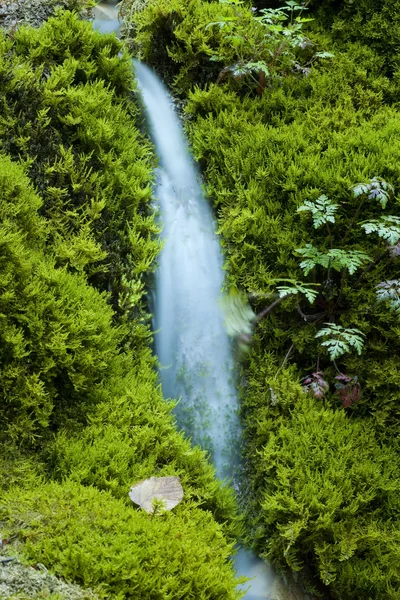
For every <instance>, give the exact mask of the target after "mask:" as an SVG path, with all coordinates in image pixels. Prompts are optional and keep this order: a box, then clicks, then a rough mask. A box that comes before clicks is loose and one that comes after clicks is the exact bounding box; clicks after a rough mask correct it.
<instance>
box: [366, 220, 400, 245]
mask: <svg viewBox="0 0 400 600" xmlns="http://www.w3.org/2000/svg"><path fill="white" fill-rule="evenodd" d="M361 227H362V228H363V229H364V230H365V233H367V234H369V233H377V234H378V235H379V237H381V238H383V239H384V240H387V241H388V242H389V244H391V245H394V244H397V242H398V241H399V240H400V217H394V216H392V215H389V216H384V217H381V218H380V219H372V220H371V221H367V222H365V223H362V224H361Z"/></svg>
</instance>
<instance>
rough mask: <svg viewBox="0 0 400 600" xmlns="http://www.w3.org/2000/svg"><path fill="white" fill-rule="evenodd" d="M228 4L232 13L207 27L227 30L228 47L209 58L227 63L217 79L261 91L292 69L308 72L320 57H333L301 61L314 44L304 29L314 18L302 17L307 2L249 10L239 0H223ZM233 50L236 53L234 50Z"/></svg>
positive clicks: (326, 54)
mask: <svg viewBox="0 0 400 600" xmlns="http://www.w3.org/2000/svg"><path fill="white" fill-rule="evenodd" d="M220 4H224V5H229V6H230V7H232V9H233V12H232V14H231V15H229V16H227V15H225V16H221V17H220V18H219V19H218V21H214V22H212V23H209V24H208V25H207V27H206V29H209V28H212V27H218V28H219V29H223V30H224V32H225V36H224V39H225V41H226V42H227V44H228V47H227V48H224V47H221V48H220V49H219V52H218V53H217V54H216V53H214V54H213V55H212V56H211V57H210V60H212V61H215V62H223V63H226V62H227V61H229V64H228V65H226V66H225V67H224V68H223V69H222V70H221V72H220V74H219V76H218V80H217V81H218V82H221V81H224V80H225V79H227V78H229V77H230V78H232V79H234V80H242V81H245V82H247V84H248V86H249V87H250V88H251V89H254V87H256V89H257V93H258V94H260V95H261V94H262V93H263V91H264V89H265V88H266V86H267V82H268V81H269V80H273V79H277V78H278V79H279V78H281V77H282V76H283V75H285V74H288V73H289V72H297V73H301V74H303V75H308V74H309V72H310V67H311V65H312V63H313V62H314V61H315V60H316V59H318V58H320V59H324V58H331V57H332V56H333V54H330V53H329V52H313V53H312V57H311V59H309V60H303V62H301V61H300V59H299V56H300V55H301V54H302V53H304V51H306V50H307V49H310V48H312V47H313V44H312V42H311V41H310V40H309V39H308V37H306V36H305V35H304V33H303V31H302V28H303V25H304V23H307V22H309V21H312V20H313V19H311V18H307V17H304V16H302V15H303V12H304V11H306V10H307V6H306V3H302V4H299V3H298V2H296V1H295V0H288V1H287V2H286V4H285V5H284V6H282V7H280V8H276V9H272V8H265V9H262V10H260V11H259V12H257V9H255V8H253V9H251V10H249V9H248V7H247V6H245V5H244V2H241V1H240V0H220ZM232 49H233V50H234V52H233V53H232Z"/></svg>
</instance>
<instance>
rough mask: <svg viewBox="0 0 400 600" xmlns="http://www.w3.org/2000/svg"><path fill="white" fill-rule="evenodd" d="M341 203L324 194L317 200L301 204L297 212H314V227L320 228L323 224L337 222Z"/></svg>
mask: <svg viewBox="0 0 400 600" xmlns="http://www.w3.org/2000/svg"><path fill="white" fill-rule="evenodd" d="M339 206H340V205H339V204H336V203H335V202H332V200H330V199H329V198H328V196H325V194H322V196H320V197H319V198H317V200H315V201H312V200H306V201H305V202H304V204H302V205H301V206H299V208H298V209H297V212H310V213H311V214H312V218H313V222H314V227H315V229H318V228H319V227H321V225H325V224H327V223H334V222H335V212H336V211H337V210H338V208H339Z"/></svg>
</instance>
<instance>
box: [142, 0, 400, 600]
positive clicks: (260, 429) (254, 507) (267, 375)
mask: <svg viewBox="0 0 400 600" xmlns="http://www.w3.org/2000/svg"><path fill="white" fill-rule="evenodd" d="M258 5H259V6H260V5H261V6H265V3H263V4H261V3H258ZM271 6H274V7H277V3H275V4H273V3H272V2H269V3H268V7H269V8H270V7H271ZM310 8H312V9H313V8H314V9H315V3H314V6H313V5H312V3H311V4H310ZM353 9H354V10H357V5H356V4H353ZM220 14H221V9H220ZM314 14H315V12H314ZM228 16H229V15H228ZM192 17H193V18H192V21H191V31H192V32H194V31H195V30H196V27H197V24H198V26H199V30H201V31H202V32H203V29H202V28H203V26H204V25H203V24H204V20H202V21H201V20H199V21H198V22H197V23H196V22H195V20H194V16H193V15H192ZM210 17H211V15H210ZM214 20H217V19H214ZM313 25H314V26H315V30H314V34H313V35H315V37H316V39H317V40H320V42H321V44H322V45H324V46H325V47H328V48H330V47H332V45H331V44H332V40H331V38H329V37H327V36H326V35H325V34H321V33H320V34H317V33H316V31H317V27H318V24H317V23H314V24H313ZM210 29H212V31H213V32H214V33H215V35H217V34H218V33H219V32H221V31H222V32H223V31H224V29H225V30H226V28H225V27H224V28H222V30H220V28H219V27H217V26H215V27H213V28H210ZM163 31H164V32H165V30H163ZM172 32H174V35H175V32H176V29H174V28H173V27H170V28H169V29H168V35H169V41H168V42H167V44H168V45H169V44H170V43H171V39H174V38H173V35H172ZM187 34H188V32H187ZM202 35H203V34H202ZM319 35H320V36H321V37H319ZM159 39H160V44H161V45H163V44H164V42H165V37H164V38H162V36H161V37H160V38H159ZM185 39H187V38H185ZM313 39H314V38H313ZM169 47H171V46H169ZM334 53H335V57H334V58H333V59H332V61H326V62H324V63H321V64H317V65H315V66H314V68H313V69H312V70H311V73H310V74H309V76H308V77H307V78H298V77H296V76H295V74H288V76H287V77H285V78H283V79H282V81H281V82H280V83H279V85H278V84H277V85H272V86H271V88H270V89H269V90H268V94H263V95H262V97H255V96H254V95H253V96H251V95H245V94H243V90H240V94H239V93H237V91H238V90H237V89H236V88H235V87H234V86H233V85H232V84H231V83H230V84H229V85H223V86H219V85H215V84H214V83H209V84H208V85H204V84H205V83H206V82H209V81H210V79H212V77H211V76H209V74H210V73H209V71H208V70H207V69H208V66H207V67H205V65H206V64H207V65H208V63H206V61H204V62H203V63H197V67H196V68H197V71H196V74H195V76H193V77H192V75H191V76H190V77H188V78H187V79H186V80H185V81H184V82H182V84H181V91H182V93H183V95H185V94H187V95H188V102H187V105H186V107H185V112H186V116H187V121H186V125H187V131H188V135H189V137H190V140H191V143H192V147H193V150H194V154H195V157H196V158H197V160H198V161H199V163H200V166H201V168H202V171H203V176H204V179H205V185H206V189H207V191H208V194H209V196H210V198H211V200H212V202H213V204H214V207H215V210H216V213H217V217H218V230H219V233H220V235H221V239H222V243H223V246H224V250H225V255H226V272H227V285H228V286H230V285H233V286H236V288H239V289H241V290H243V291H244V292H247V293H249V297H250V299H251V303H252V307H253V310H254V312H255V313H256V314H260V312H262V311H266V310H267V309H265V299H266V298H267V299H269V300H271V299H274V298H275V297H276V296H278V299H282V301H281V302H279V303H277V304H276V305H275V308H274V310H273V311H271V312H269V313H268V317H267V318H265V319H262V320H260V321H258V324H257V327H256V328H255V332H254V341H253V346H252V350H251V352H250V353H249V354H248V355H247V359H246V360H245V361H244V363H243V371H242V375H241V383H242V401H243V416H244V418H245V435H246V446H247V451H246V468H247V470H248V481H249V487H248V488H246V487H245V489H244V490H243V491H242V495H243V503H244V504H245V505H247V507H248V519H247V526H248V530H249V534H248V538H249V540H253V541H254V545H255V548H256V550H258V551H259V552H260V553H263V551H264V549H265V548H267V551H266V554H268V558H269V559H271V560H272V561H273V562H275V563H278V565H280V566H281V567H282V568H285V567H287V566H288V565H290V567H291V568H296V569H297V568H300V569H301V574H302V576H303V577H307V579H308V580H309V582H310V586H311V587H313V586H314V588H313V589H314V591H315V592H318V593H327V594H331V595H333V596H334V597H337V598H364V597H365V598H371V599H372V598H374V599H375V598H376V599H378V598H383V597H385V598H386V597H387V598H396V597H398V591H397V590H398V587H399V582H398V581H397V580H396V577H397V573H398V565H399V556H398V539H399V534H398V531H399V529H398V521H397V518H398V508H397V504H396V505H395V501H394V498H395V497H396V496H397V492H396V491H394V489H395V487H396V486H398V483H399V481H400V479H399V473H398V465H399V460H398V451H399V445H398V441H397V440H398V427H399V424H400V410H399V406H400V394H399V389H400V376H399V371H398V362H399V357H400V346H399V339H400V338H399V334H400V329H399V325H398V320H397V318H396V315H395V314H393V313H391V312H390V311H389V310H388V309H387V305H385V304H386V302H387V300H385V301H384V302H379V301H377V294H376V292H377V291H378V292H379V290H380V289H382V290H383V289H384V288H383V287H382V288H377V286H378V285H379V283H382V282H392V281H395V280H396V279H397V277H398V264H397V260H398V251H397V250H396V245H392V246H390V245H388V243H387V242H386V241H385V240H384V238H380V237H379V235H366V232H365V229H364V228H363V227H361V225H362V224H366V223H374V222H376V221H378V222H379V223H385V224H386V225H389V226H390V225H391V224H394V223H395V220H396V219H397V218H398V217H399V215H400V213H399V204H398V199H397V197H396V195H395V191H396V193H398V190H399V189H400V171H399V166H398V165H399V164H400V144H399V139H400V129H399V121H398V111H397V106H396V104H395V103H396V102H397V98H398V82H397V80H396V78H395V77H394V78H389V77H387V74H388V71H387V70H386V65H385V59H384V58H383V57H382V56H380V55H379V54H378V53H377V52H376V51H375V50H374V49H373V48H371V47H367V46H365V45H362V44H361V43H353V44H347V45H346V46H339V45H338V44H337V45H336V46H335V47H334ZM188 55H190V52H189V53H188ZM393 56H394V54H393ZM151 60H152V59H151ZM165 64H168V65H169V66H168V68H171V64H172V61H171V62H168V60H167V59H166V60H165ZM201 64H202V67H203V68H200V65H201ZM232 64H233V63H232ZM193 73H194V72H192V74H193ZM213 76H215V74H214V75H213ZM193 81H195V82H196V83H198V87H193ZM392 103H394V105H393V106H392V105H391V104H392ZM357 182H360V183H359V184H357ZM389 182H390V183H389ZM321 197H322V199H323V201H321V202H319V201H320V200H321ZM328 202H329V204H328ZM318 204H319V206H318ZM330 204H333V205H338V208H337V209H336V206H335V210H330V211H329V212H328V207H329V205H330ZM299 207H306V208H307V210H306V209H304V208H303V209H302V210H300V211H299V212H298V209H299ZM308 209H309V210H308ZM382 217H387V218H389V217H390V218H394V220H393V221H389V220H387V219H384V220H383V221H381V219H382ZM332 219H333V221H332ZM315 225H317V226H315ZM307 244H310V246H311V247H312V248H313V249H314V250H315V251H316V252H317V253H318V255H317V257H318V259H319V258H320V257H321V256H322V257H324V258H323V259H322V260H323V261H324V263H323V265H321V264H316V265H315V266H314V267H313V268H312V269H311V270H310V271H309V273H308V274H307V275H306V276H305V275H304V273H303V270H302V269H301V268H300V262H301V260H306V257H301V260H299V259H298V255H296V252H295V251H296V249H297V248H307ZM332 251H333V252H332ZM359 253H361V254H359ZM354 259H355V260H356V262H354ZM333 260H335V261H336V262H335V267H336V268H335V267H333V266H332V262H333ZM350 270H351V271H352V274H351V273H350ZM298 285H301V286H303V287H304V288H305V289H312V290H316V291H317V296H316V297H315V299H307V297H306V296H305V295H304V293H303V292H301V291H300V290H298V292H297V293H295V290H296V289H297V286H298ZM277 286H279V290H278V292H277ZM314 286H315V287H314ZM389 287H392V286H391V284H389ZM281 288H283V289H281ZM285 288H287V289H285ZM290 288H292V289H290ZM293 288H294V289H293ZM395 288H396V285H395V286H394V289H395ZM394 289H393V291H392V292H391V293H392V294H395V291H394ZM385 293H386V291H385ZM279 294H282V298H279ZM269 300H268V301H269ZM309 300H310V301H309ZM311 300H313V303H311ZM267 308H268V307H267ZM324 322H329V323H332V324H334V325H337V326H338V327H340V328H342V329H340V333H343V331H348V330H352V332H351V335H356V336H358V339H356V340H353V341H355V342H357V344H358V345H359V346H360V345H361V343H363V353H362V355H361V356H359V355H358V352H357V351H355V352H354V350H356V348H355V347H354V346H352V345H349V344H348V342H346V341H345V340H343V339H342V338H341V337H340V336H337V337H336V338H335V344H336V342H337V340H341V341H345V342H346V343H347V344H348V348H349V350H352V352H349V353H345V354H342V355H341V356H340V357H339V358H337V359H336V361H337V369H336V367H335V366H334V365H333V364H332V363H331V361H330V357H329V352H327V350H326V346H325V347H324V346H321V344H320V341H327V340H326V339H325V338H321V337H319V338H315V335H316V334H317V333H318V330H319V329H320V328H321V324H322V323H324ZM358 332H362V334H363V335H361V333H358ZM330 337H331V336H330ZM336 361H335V362H336ZM307 373H308V374H309V375H308V376H306V377H304V376H305V374H307ZM322 373H323V375H322ZM339 376H340V379H337V377H339ZM305 381H307V383H306V384H305V383H304V382H305ZM299 382H301V383H302V384H303V386H304V387H306V388H307V390H306V391H308V392H310V393H308V394H307V395H306V398H304V396H303V395H302V386H301V385H300V383H299ZM313 384H314V385H313ZM328 384H330V385H329V387H328ZM307 386H308V387H307ZM361 390H362V394H361ZM313 391H315V392H316V394H318V395H319V396H320V397H319V398H316V397H313ZM321 396H322V398H323V401H321V400H322V398H321ZM344 409H346V410H344ZM294 421H296V424H294ZM300 422H301V423H302V425H300ZM283 432H285V433H283ZM388 446H391V448H388ZM266 448H268V451H266V450H265V449H266ZM263 449H264V450H263ZM264 452H266V453H264ZM391 468H393V471H392V472H391V474H390V475H388V472H389V471H390V469H391ZM358 469H359V471H358ZM364 469H365V471H363V470H364ZM388 470H389V471H388ZM362 473H364V474H362ZM381 477H382V479H381ZM297 478H298V479H297ZM297 481H298V484H296V482H297ZM391 485H393V486H394V487H393V488H391V489H392V491H388V487H387V486H389V487H390V486H391ZM269 486H270V487H269ZM314 487H315V490H314ZM249 488H250V489H249ZM367 490H372V491H371V496H372V499H371V500H370V501H369V500H368V498H367V496H366V495H365V494H366V492H367ZM299 507H300V508H299ZM291 510H293V513H291V512H290V511H291ZM292 539H293V543H292V545H291V546H290V547H289V549H288V550H287V552H286V549H287V548H288V545H289V544H290V543H291V540H292ZM285 552H286V554H285ZM393 565H395V567H394V568H393V569H392V566H393ZM323 582H325V583H323ZM316 588H318V590H317V589H316ZM327 588H328V589H327Z"/></svg>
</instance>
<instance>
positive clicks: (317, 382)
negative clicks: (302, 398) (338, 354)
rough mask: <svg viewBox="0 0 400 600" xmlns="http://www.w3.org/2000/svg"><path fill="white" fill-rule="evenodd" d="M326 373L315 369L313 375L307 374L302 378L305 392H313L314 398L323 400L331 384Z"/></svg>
mask: <svg viewBox="0 0 400 600" xmlns="http://www.w3.org/2000/svg"><path fill="white" fill-rule="evenodd" d="M324 377H325V376H324V373H322V371H315V372H314V373H311V375H307V376H306V377H304V379H303V380H302V383H303V390H304V391H305V392H311V394H312V395H313V396H314V398H317V399H318V400H321V398H323V397H324V396H325V394H326V392H327V391H328V389H329V384H328V382H327V381H325V379H324Z"/></svg>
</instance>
